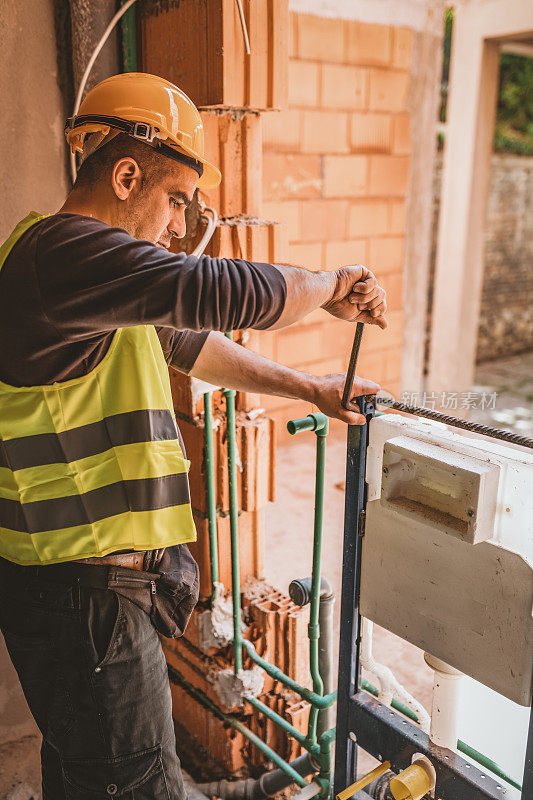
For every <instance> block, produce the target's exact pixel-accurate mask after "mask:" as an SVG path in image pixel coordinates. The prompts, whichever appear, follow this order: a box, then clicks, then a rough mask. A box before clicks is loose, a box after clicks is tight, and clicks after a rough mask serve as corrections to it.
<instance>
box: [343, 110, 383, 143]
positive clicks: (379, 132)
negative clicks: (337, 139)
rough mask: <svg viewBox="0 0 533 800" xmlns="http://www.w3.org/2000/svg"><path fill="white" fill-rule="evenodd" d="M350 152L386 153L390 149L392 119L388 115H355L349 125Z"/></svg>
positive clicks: (368, 113)
mask: <svg viewBox="0 0 533 800" xmlns="http://www.w3.org/2000/svg"><path fill="white" fill-rule="evenodd" d="M350 142H351V147H352V150H364V151H365V152H367V153H388V152H390V149H391V147H392V117H391V116H390V115H389V114H372V113H370V112H367V113H355V114H352V123H351V140H350Z"/></svg>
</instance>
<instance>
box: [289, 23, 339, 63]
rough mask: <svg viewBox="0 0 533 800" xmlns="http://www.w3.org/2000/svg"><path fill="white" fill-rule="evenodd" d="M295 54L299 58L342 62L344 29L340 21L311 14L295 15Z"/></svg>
mask: <svg viewBox="0 0 533 800" xmlns="http://www.w3.org/2000/svg"><path fill="white" fill-rule="evenodd" d="M297 53H298V57H299V58H308V59H315V60H316V61H323V60H324V55H325V54H327V60H328V61H337V62H342V61H343V60H344V28H343V21H342V20H341V19H329V18H328V17H318V16H315V15H313V14H298V15H297Z"/></svg>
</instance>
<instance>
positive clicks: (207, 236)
mask: <svg viewBox="0 0 533 800" xmlns="http://www.w3.org/2000/svg"><path fill="white" fill-rule="evenodd" d="M206 211H210V212H211V214H210V219H209V220H208V222H207V227H206V229H205V232H204V235H203V236H202V238H201V239H200V241H199V242H198V244H197V245H196V247H195V248H194V250H193V251H192V253H191V255H193V256H196V258H200V256H201V255H202V254H203V252H204V250H205V248H206V247H207V245H208V244H209V242H210V241H211V237H212V236H213V234H214V232H215V228H216V226H217V222H218V214H217V212H216V211H215V209H214V208H204V209H203V211H202V214H205V213H206Z"/></svg>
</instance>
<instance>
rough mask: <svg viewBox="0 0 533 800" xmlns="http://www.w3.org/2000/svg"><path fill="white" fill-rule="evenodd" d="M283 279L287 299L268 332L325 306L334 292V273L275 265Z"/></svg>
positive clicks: (283, 326) (290, 323)
mask: <svg viewBox="0 0 533 800" xmlns="http://www.w3.org/2000/svg"><path fill="white" fill-rule="evenodd" d="M274 266H275V267H276V269H277V270H279V271H280V272H281V274H282V275H283V277H284V278H285V283H286V286H287V297H286V300H285V305H284V308H283V311H282V312H281V315H280V316H279V318H278V319H277V321H276V322H275V324H274V325H272V326H271V327H270V328H269V330H277V329H278V328H285V327H286V326H287V325H292V323H293V322H297V321H298V320H299V319H303V317H305V316H306V315H307V314H309V313H310V312H311V311H314V310H315V308H320V306H323V305H325V304H326V303H327V302H328V300H329V299H330V298H331V296H332V294H333V292H334V291H335V286H336V280H335V273H334V272H324V271H323V270H320V271H318V272H311V271H309V270H306V269H303V268H300V267H290V266H288V265H285V264H275V265H274Z"/></svg>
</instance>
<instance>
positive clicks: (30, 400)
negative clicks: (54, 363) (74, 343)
mask: <svg viewBox="0 0 533 800" xmlns="http://www.w3.org/2000/svg"><path fill="white" fill-rule="evenodd" d="M40 219H43V217H42V216H40V215H38V214H35V213H34V212H32V214H30V215H29V216H28V217H27V218H26V219H25V220H23V221H22V222H21V223H19V225H18V226H17V228H16V229H15V231H14V232H13V234H12V235H11V236H10V237H9V239H8V240H7V241H6V242H5V243H4V245H3V246H2V247H1V248H0V269H1V268H2V265H3V263H4V261H5V259H6V258H7V256H8V254H9V252H10V251H11V248H12V247H13V246H14V244H15V243H16V241H17V240H18V238H19V237H20V236H21V235H22V234H23V233H24V232H25V231H26V230H27V229H28V228H29V227H30V226H31V225H33V224H34V223H35V222H37V221H39V220H40ZM188 468H189V462H188V461H186V460H185V459H184V457H183V453H182V451H181V448H180V446H179V440H178V431H177V427H176V421H175V417H174V411H173V405H172V396H171V392H170V382H169V377H168V369H167V365H166V363H165V359H164V356H163V352H162V350H161V345H160V343H159V339H158V337H157V333H156V331H155V329H154V328H153V326H151V325H139V326H135V327H131V328H122V329H120V330H118V331H116V332H115V335H114V337H113V340H112V343H111V345H110V347H109V349H108V352H107V353H106V355H105V356H104V358H103V359H102V361H101V362H100V363H99V364H98V365H97V366H96V367H95V368H94V369H93V370H92V371H91V372H90V373H89V374H88V375H84V376H82V377H80V378H74V379H72V380H69V381H64V382H61V383H54V384H50V385H45V386H30V387H15V386H9V385H8V384H5V383H2V382H0V556H2V557H4V558H7V559H10V560H11V561H15V562H17V563H19V564H53V563H57V562H60V561H70V560H72V559H76V558H87V557H91V556H99V555H105V554H107V553H110V552H113V551H115V550H131V549H133V550H147V549H152V548H153V549H155V548H162V547H168V546H171V545H173V544H179V543H182V542H190V541H194V540H195V538H196V532H195V528H194V522H193V517H192V511H191V505H190V498H189V486H188V480H187V472H188Z"/></svg>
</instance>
